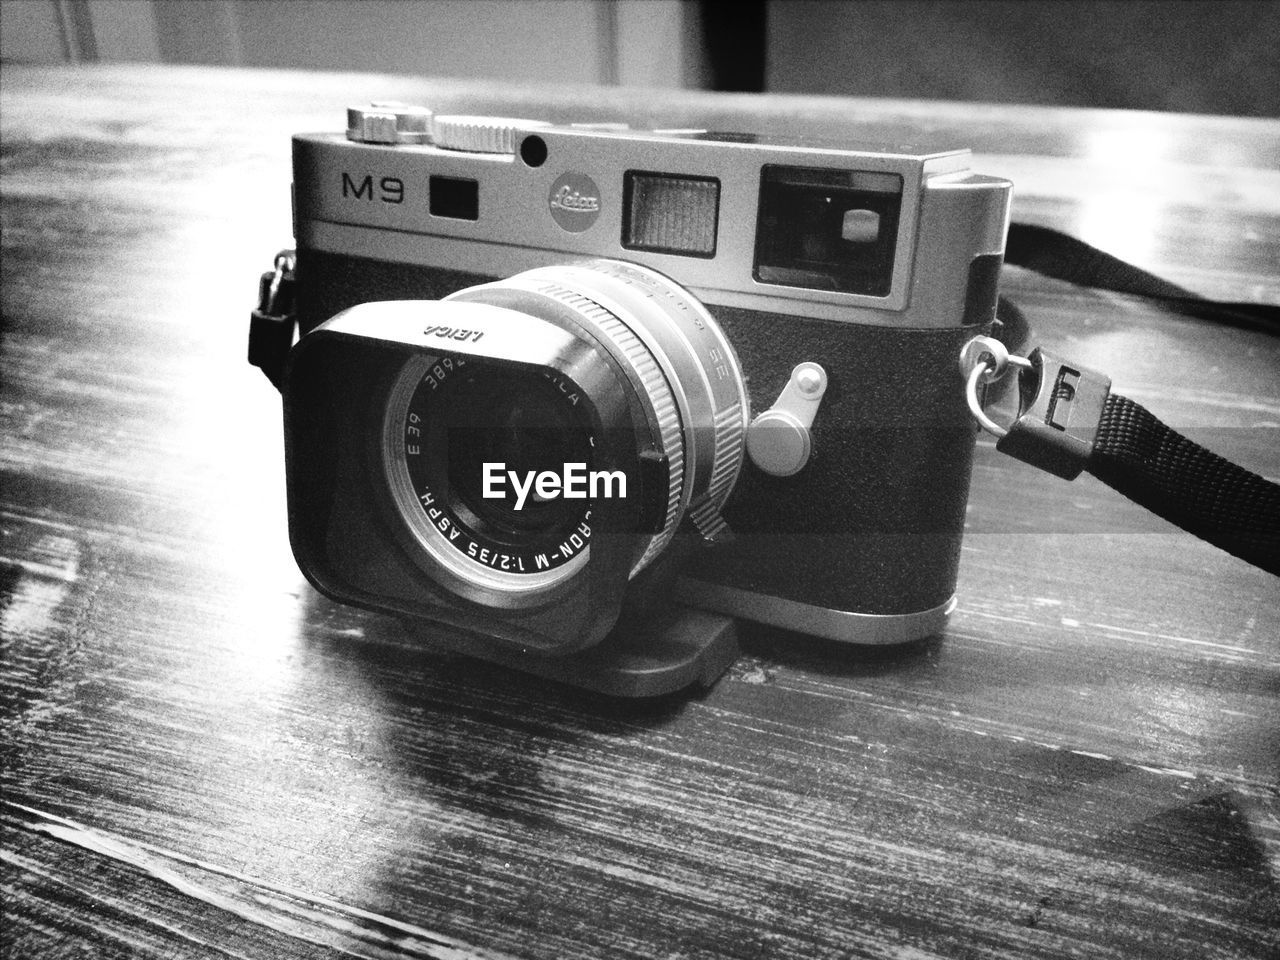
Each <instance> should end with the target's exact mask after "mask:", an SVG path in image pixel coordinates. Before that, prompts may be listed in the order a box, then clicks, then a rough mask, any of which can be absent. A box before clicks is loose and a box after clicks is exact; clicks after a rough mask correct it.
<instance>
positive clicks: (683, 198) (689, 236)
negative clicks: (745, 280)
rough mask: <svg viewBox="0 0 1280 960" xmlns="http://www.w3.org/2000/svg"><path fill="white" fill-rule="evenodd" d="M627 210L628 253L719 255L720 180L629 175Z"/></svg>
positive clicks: (626, 179) (625, 242) (625, 237)
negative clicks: (717, 224) (630, 251)
mask: <svg viewBox="0 0 1280 960" xmlns="http://www.w3.org/2000/svg"><path fill="white" fill-rule="evenodd" d="M622 204H623V207H622V210H623V213H622V245H623V246H624V247H626V248H627V249H628V250H649V251H652V252H654V253H674V254H679V255H680V256H684V257H714V256H715V255H716V223H717V221H718V220H719V214H720V181H719V180H716V179H713V178H711V177H686V176H681V175H679V174H674V173H645V172H642V171H639V170H628V171H627V173H626V176H625V177H624V178H623V190H622Z"/></svg>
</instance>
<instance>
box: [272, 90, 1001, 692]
mask: <svg viewBox="0 0 1280 960" xmlns="http://www.w3.org/2000/svg"><path fill="white" fill-rule="evenodd" d="M293 148H294V210H295V237H296V242H297V262H296V314H297V318H298V323H299V326H300V329H301V332H302V336H301V337H300V339H299V340H298V342H297V344H296V346H294V347H293V349H292V351H291V353H290V354H289V358H288V364H287V368H286V372H285V374H284V377H283V385H282V389H283V393H284V417H285V441H286V466H287V486H288V499H289V529H290V537H291V540H292V545H293V549H294V553H295V555H296V557H297V559H298V562H299V565H300V566H301V568H302V570H303V571H304V572H305V574H306V575H307V577H308V578H309V579H310V580H311V582H312V583H313V584H314V585H315V586H316V587H317V588H318V589H319V590H320V591H322V592H323V593H325V594H327V595H329V596H331V597H334V598H336V599H338V600H340V601H343V602H347V603H353V604H358V605H361V606H365V607H369V608H372V609H376V610H383V611H391V612H394V613H397V614H401V615H407V616H409V617H412V618H414V620H415V621H417V623H418V626H419V628H420V629H421V631H422V633H423V635H424V636H425V637H429V638H432V639H433V640H434V642H437V643H442V644H444V645H446V646H448V647H450V648H453V649H456V650H460V651H463V652H466V653H469V654H473V655H476V656H479V657H483V658H487V659H490V660H495V661H498V662H501V663H505V664H509V665H514V666H517V667H519V668H521V669H524V670H527V671H531V672H533V673H537V674H541V675H544V676H549V677H555V678H558V679H562V680H566V681H568V682H570V683H574V684H578V685H580V686H584V687H590V688H594V689H598V690H604V691H607V692H610V693H615V694H622V695H633V696H648V695H656V694H661V693H665V692H668V691H671V690H675V689H679V688H682V687H684V686H687V685H689V684H694V683H703V684H708V683H710V682H712V681H713V680H714V679H715V678H716V677H717V676H719V674H720V673H721V672H723V670H724V669H725V668H726V667H727V665H728V664H729V663H730V662H731V661H732V659H733V657H734V656H735V655H736V651H737V647H736V637H735V633H734V620H733V619H732V618H744V619H748V620H751V621H757V622H761V623H765V624H772V625H775V626H778V627H783V628H786V629H788V630H793V631H800V632H803V633H806V634H812V635H816V636H820V637H826V638H831V639H834V640H839V641H847V642H850V643H862V644H883V643H899V642H905V641H911V640H916V639H920V638H923V637H927V636H930V635H934V634H937V633H938V632H939V631H940V630H941V629H942V627H943V625H944V623H945V621H946V618H947V616H948V614H949V613H950V612H951V609H952V608H953V606H954V590H955V583H956V572H957V565H958V562H959V556H960V541H961V533H962V529H963V525H964V515H965V504H966V500H967V495H968V486H969V474H970V466H971V461H972V454H973V447H974V438H975V427H974V424H973V422H972V420H971V419H970V416H969V414H968V412H967V409H966V404H965V399H964V384H963V383H962V381H961V379H960V377H959V375H958V373H957V357H958V355H959V353H960V350H961V348H962V346H963V345H964V344H965V343H966V342H967V341H968V340H969V339H970V338H972V337H973V336H974V335H975V333H978V332H983V331H984V330H986V329H988V328H989V326H990V324H991V323H992V322H993V320H994V317H995V308H996V299H997V279H998V273H999V269H1000V264H1001V260H1002V254H1003V250H1004V239H1005V233H1006V229H1007V225H1008V209H1009V200H1010V191H1011V187H1010V184H1009V183H1008V182H1007V181H1005V180H1002V179H998V178H993V177H987V176H980V175H976V174H974V173H972V172H971V171H970V170H969V159H970V158H969V153H968V151H967V150H956V149H946V150H934V149H927V148H917V147H911V146H902V145H891V146H873V145H865V144H857V143H847V142H845V143H837V142H820V141H812V142H811V141H798V140H778V139H770V138H768V137H764V136H757V135H750V134H742V133H730V134H722V133H714V132H707V131H702V130H632V129H628V128H627V127H625V126H622V125H620V124H603V125H602V124H592V125H581V126H575V125H559V126H557V125H551V124H546V123H540V122H535V121H530V120H510V119H503V118H498V117H470V116H432V115H431V113H430V111H428V110H426V109H425V108H422V107H413V106H406V105H403V104H373V105H369V106H366V107H358V108H352V109H351V110H350V111H348V129H347V131H346V133H345V135H344V134H342V133H334V134H309V135H300V136H296V137H295V138H294V141H293Z"/></svg>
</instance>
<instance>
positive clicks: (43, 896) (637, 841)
mask: <svg viewBox="0 0 1280 960" xmlns="http://www.w3.org/2000/svg"><path fill="white" fill-rule="evenodd" d="M379 96H383V97H387V96H390V97H396V98H402V99H409V100H416V101H423V102H428V103H432V104H435V105H437V106H438V107H442V108H447V109H452V110H458V109H460V108H462V107H464V106H470V107H471V108H472V109H475V110H477V111H489V112H501V113H506V114H513V113H514V114H516V115H520V114H522V113H528V112H531V111H534V110H537V111H539V113H540V114H541V115H543V116H548V117H550V118H551V119H556V120H567V119H570V118H574V119H600V118H607V117H629V118H631V119H632V120H633V121H635V122H638V123H644V122H646V121H653V122H658V121H661V122H665V123H669V124H670V123H684V122H706V123H709V124H710V125H713V126H716V127H720V128H726V127H728V128H732V127H735V126H742V125H743V124H744V123H745V121H744V120H743V119H742V118H743V117H744V116H746V115H747V114H748V112H749V111H752V110H757V111H759V112H760V114H761V115H763V116H765V117H767V120H765V121H759V120H757V121H756V122H754V123H753V124H752V125H753V126H760V125H761V123H762V122H763V123H766V124H767V125H768V126H770V127H771V128H772V129H774V130H776V131H779V132H786V133H795V132H805V131H808V132H814V131H825V132H827V133H828V134H829V135H830V134H832V133H834V134H836V135H839V134H842V133H854V132H856V133H858V134H859V135H861V136H862V137H864V138H865V137H871V138H886V139H887V138H902V137H908V136H912V135H913V134H915V133H918V132H920V131H928V132H932V133H936V132H940V131H948V130H949V131H954V132H955V134H956V136H957V138H958V139H959V140H960V141H961V142H967V143H968V144H970V145H972V146H973V148H974V149H975V153H976V154H977V156H976V161H977V162H976V166H977V168H978V169H980V170H982V171H984V172H990V173H999V174H1003V175H1006V176H1008V177H1010V178H1011V179H1012V180H1014V182H1015V183H1016V185H1017V199H1016V203H1015V211H1014V213H1015V218H1017V219H1020V220H1024V221H1032V222H1039V223H1045V224H1050V225H1054V226H1058V227H1060V228H1062V229H1065V230H1067V231H1069V232H1072V233H1075V234H1077V235H1080V236H1083V237H1084V238H1085V239H1087V240H1090V241H1092V242H1094V243H1097V244H1099V245H1101V246H1104V247H1106V248H1107V249H1109V250H1110V251H1112V252H1114V253H1116V254H1118V255H1120V256H1124V257H1128V258H1130V259H1132V260H1134V261H1136V262H1138V263H1139V264H1140V265H1142V266H1145V267H1147V268H1149V269H1153V270H1155V271H1156V272H1159V273H1161V274H1163V275H1165V276H1167V277H1169V278H1170V279H1173V280H1175V281H1178V282H1181V283H1183V284H1185V285H1187V286H1190V287H1192V288H1194V289H1196V290H1199V291H1201V292H1203V293H1206V294H1208V295H1211V296H1217V297H1227V298H1233V299H1240V300H1246V299H1247V300H1259V301H1267V302H1271V303H1276V302H1280V271H1277V264H1280V173H1277V169H1278V168H1280V123H1277V122H1273V121H1257V120H1233V119H1225V118H1213V117H1199V116H1175V115H1167V114H1124V113H1117V112H1104V111H1087V110H1075V109H1045V108H1033V107H998V106H983V105H971V104H944V103H908V102H901V101H871V100H862V101H841V100H833V99H822V98H782V97H779V98H770V99H765V100H756V99H753V98H749V97H746V96H741V97H713V96H712V95H700V94H688V95H681V96H680V97H679V98H678V99H676V100H674V101H671V100H666V99H664V98H663V97H662V96H658V95H655V94H653V93H644V92H635V91H617V90H568V91H565V90H542V91H536V90H535V91H528V92H524V93H516V94H512V93H510V92H509V91H506V90H503V89H501V88H498V87H495V86H482V85H463V84H461V83H455V82H448V81H419V80H412V79H407V78H390V77H373V76H364V75H361V76H339V75H312V74H298V73H271V72H265V71H215V70H211V69H199V68H192V69H178V68H142V67H118V68H102V69H96V68H95V69H83V68H81V69H60V68H52V69H43V68H42V69H35V68H29V69H20V68H16V67H8V66H6V67H5V70H4V83H3V94H2V99H0V118H2V120H3V154H2V157H3V168H2V170H3V180H2V185H3V217H4V219H3V254H4V259H3V316H4V340H3V347H2V348H0V351H2V352H0V357H2V366H0V375H2V376H3V386H2V387H0V411H2V413H0V416H2V417H3V434H2V435H0V469H2V470H3V492H2V493H0V511H2V515H3V516H2V520H0V526H2V529H3V537H4V540H3V547H2V548H0V563H2V566H0V571H2V572H3V586H2V589H0V618H2V619H0V623H2V625H3V649H2V650H0V655H2V657H3V665H2V667H0V680H2V683H3V688H2V689H3V699H2V701H0V724H2V726H0V735H2V736H0V739H2V743H3V745H2V746H0V751H2V752H0V756H2V757H3V787H4V796H3V802H2V804H0V818H2V819H3V828H2V829H3V843H2V845H0V851H2V852H0V859H2V860H3V877H4V880H3V902H4V913H5V922H4V925H3V933H0V940H2V942H3V945H4V947H5V948H6V950H7V951H8V952H9V954H10V955H12V956H14V957H35V956H81V955H83V956H107V957H117V956H143V957H152V956H154V957H160V956H163V957H187V956H224V955H225V956H234V957H246V956H247V957H293V956H298V957H314V956H349V955H353V956H361V957H389V956H402V955H404V956H430V957H463V956H483V957H490V956H518V957H547V958H557V960H563V958H571V957H631V956H634V957H681V958H686V957H712V956H717V957H718V956H734V957H759V956H776V957H789V958H791V957H816V956H833V957H834V956H875V957H892V958H899V960H908V958H909V960H922V958H927V957H935V956H941V957H978V956H995V957H1009V958H1017V960H1024V958H1028V957H1060V956H1080V957H1116V958H1129V957H1138V956H1149V957H1161V958H1164V957H1196V958H1204V957H1242V956H1244V957H1247V956H1254V957H1263V956H1275V955H1276V954H1275V952H1274V951H1276V950H1277V949H1280V940H1278V939H1277V938H1278V937H1280V934H1278V933H1277V931H1278V930H1280V896H1278V891H1280V791H1278V784H1280V581H1277V579H1276V578H1275V577H1272V576H1269V575H1267V574H1264V573H1261V572H1259V571H1257V570H1255V569H1252V568H1250V567H1248V566H1246V565H1245V564H1244V563H1242V562H1239V561H1237V560H1234V559H1232V558H1231V557H1229V556H1226V555H1224V554H1222V553H1220V552H1218V551H1217V550H1215V549H1214V548H1212V547H1209V546H1207V545H1205V544H1203V543H1201V542H1199V541H1197V540H1195V539H1193V538H1191V537H1189V536H1187V535H1184V534H1182V533H1180V532H1178V531H1177V530H1175V529H1174V528H1172V527H1170V526H1169V525H1167V524H1165V523H1164V522H1162V521H1159V520H1157V519H1154V518H1153V517H1151V516H1150V515H1148V514H1147V513H1145V512H1144V511H1143V510H1142V509H1140V508H1138V507H1136V506H1134V505H1132V504H1130V503H1128V502H1127V501H1125V500H1123V499H1122V498H1120V497H1119V496H1118V495H1116V494H1114V493H1112V492H1111V491H1110V490H1109V489H1107V488H1106V487H1104V486H1102V485H1101V484H1099V483H1098V482H1096V481H1093V480H1092V479H1091V478H1089V477H1087V476H1086V477H1083V478H1081V479H1079V480H1077V481H1075V482H1074V483H1070V484H1068V483H1065V482H1063V481H1059V480H1056V479H1054V478H1052V477H1049V476H1047V475H1044V474H1039V473H1037V472H1035V471H1033V470H1032V469H1031V468H1029V467H1024V466H1022V465H1021V464H1019V463H1016V462H1014V461H1012V460H1009V459H1007V458H1005V457H1004V456H1003V455H998V454H997V453H996V452H995V450H994V448H993V447H992V445H991V444H990V443H987V442H985V441H984V442H981V443H980V449H979V452H978V461H977V466H976V470H975V476H974V487H973V493H972V503H971V508H970V520H969V527H970V529H969V531H968V533H967V538H966V543H965V551H964V560H963V565H962V569H961V576H960V585H959V596H960V602H959V608H958V609H957V611H956V613H955V616H954V618H953V619H952V621H951V625H950V627H949V628H948V630H947V632H946V635H945V636H944V637H942V638H941V639H940V640H938V641H937V642H932V643H928V644H924V645H922V646H920V647H917V648H914V649H911V650H908V651H905V652H897V653H888V654H885V653H875V654H873V653H866V652H860V651H858V650H847V649H843V650H842V649H833V648H832V647H830V646H827V645H823V644H817V643H814V642H809V641H805V640H803V639H799V638H796V637H794V636H788V635H784V634H780V633H776V632H772V631H768V630H762V629H754V628H748V629H745V630H744V646H745V654H744V656H743V657H742V659H741V661H740V662H739V663H738V664H737V665H736V666H735V667H734V668H733V669H732V670H731V671H730V673H729V674H728V675H727V676H726V677H725V678H724V679H723V680H722V681H721V682H720V683H719V684H718V685H717V686H716V687H715V688H714V689H713V690H711V691H710V692H708V693H706V694H705V695H703V696H699V697H684V698H679V697H678V698H669V699H666V700H663V701H660V702H657V703H648V704H644V703H641V704H633V703H624V702H616V701H609V700H605V699H602V698H596V697H588V696H584V695H582V694H580V693H577V692H575V691H573V690H570V689H566V688H560V687H557V686H555V685H552V684H549V683H547V682H542V681H538V680H534V679H531V678H529V677H526V676H523V675H520V674H516V673H513V672H509V671H506V670H503V669H499V668H497V667H492V666H485V665H482V664H478V663H475V662H472V661H469V660H466V659H463V658H456V657H447V656H442V655H439V654H434V653H430V652H428V651H426V650H424V649H422V647H421V646H420V645H419V644H417V643H415V640H414V636H413V633H412V631H411V630H408V629H406V628H405V627H404V626H402V625H401V624H400V623H399V622H398V621H396V620H394V619H391V618H389V617H384V616H378V615H374V614H370V613H365V612H361V611H358V610H355V609H351V608H346V607H342V606H339V605H336V604H334V603H331V602H329V601H328V600H325V599H323V598H322V597H320V596H318V595H317V594H316V593H315V592H314V591H313V590H312V589H311V588H310V587H308V586H307V585H306V584H305V581H304V580H303V578H302V576H301V574H299V572H298V570H297V567H296V565H295V564H294V562H293V559H292V557H291V555H290V553H289V549H288V545H287V541H286V533H285V511H284V496H283V493H284V491H283V466H282V450H281V428H280V414H279V400H278V397H277V396H276V395H275V393H274V391H273V390H272V388H271V387H270V386H269V384H268V383H267V382H266V380H265V379H264V378H263V377H262V376H261V375H260V374H259V373H258V372H257V371H256V370H253V369H251V368H250V367H249V366H247V365H246V364H245V362H244V339H245V330H246V322H247V311H248V309H249V306H250V302H251V300H252V298H253V296H254V292H255V283H256V276H257V274H258V273H259V272H260V271H261V270H262V269H264V268H265V267H264V264H266V263H267V262H268V261H269V259H270V257H271V256H272V254H273V253H274V252H275V251H276V250H277V249H278V248H280V247H283V246H287V245H288V243H289V239H290V238H289V232H290V230H289V193H288V183H289V176H290V174H289V163H288V151H289V141H288V135H289V134H290V133H291V132H294V131H299V130H305V129H336V128H338V127H339V126H340V125H341V124H342V122H343V119H344V117H343V112H342V109H343V107H344V106H345V104H346V103H347V102H349V101H350V102H355V101H360V100H368V99H371V98H375V97H379ZM1007 273H1008V275H1007V276H1006V280H1005V283H1004V287H1005V290H1006V292H1007V293H1008V294H1009V295H1010V296H1012V297H1013V298H1014V299H1015V300H1017V301H1018V302H1019V303H1020V304H1021V305H1022V306H1023V307H1024V309H1026V310H1027V311H1028V312H1029V313H1030V315H1031V318H1032V322H1033V323H1034V325H1035V327H1036V341H1037V342H1040V343H1044V344H1046V345H1053V346H1057V347H1058V348H1059V349H1061V350H1062V351H1064V352H1066V353H1067V355H1068V356H1072V357H1075V358H1076V359H1078V360H1079V361H1081V362H1083V363H1086V364H1092V365H1094V366H1097V367H1100V368H1102V369H1104V370H1105V371H1107V372H1109V373H1110V374H1111V376H1112V377H1113V378H1114V380H1115V382H1116V389H1117V391H1118V392H1121V393H1123V394H1125V395H1127V396H1130V397H1132V398H1134V399H1136V400H1138V401H1139V402H1141V403H1143V404H1145V405H1147V406H1148V407H1149V408H1150V409H1152V410H1153V411H1154V412H1155V413H1156V414H1157V415H1159V416H1161V417H1162V418H1163V419H1164V420H1165V421H1166V422H1168V423H1169V424H1170V425H1172V426H1175V427H1177V428H1180V429H1182V430H1184V431H1185V432H1187V433H1188V434H1190V435H1191V436H1193V437H1195V438H1196V439H1199V440H1201V441H1202V442H1204V443H1206V444H1208V445H1210V446H1213V447H1214V448H1215V449H1217V450H1218V451H1219V452H1221V453H1223V454H1225V455H1226V456H1228V457H1231V458H1232V459H1235V460H1237V461H1239V462H1241V463H1244V464H1246V465H1248V466H1250V467H1251V468H1252V469H1254V470H1256V471H1258V472H1260V473H1263V474H1265V475H1269V476H1271V477H1276V476H1278V475H1280V443H1278V442H1277V439H1278V437H1280V432H1278V431H1277V424H1278V423H1280V376H1277V373H1280V342H1277V340H1276V339H1274V338H1268V337H1266V336H1264V335H1262V334H1255V333H1248V332H1243V331H1239V330H1234V329H1222V328H1214V327H1210V326H1207V325H1205V324H1203V323H1199V322H1196V321H1191V320H1185V319H1180V318H1177V317H1173V316H1168V315H1165V314H1163V313H1161V312H1160V311H1158V310H1156V309H1154V308H1152V307H1151V306H1149V305H1147V304H1144V303H1141V302H1138V301H1135V300H1132V299H1127V298H1123V297H1119V296H1112V295H1104V294H1099V293H1095V292H1088V291H1084V290H1080V289H1076V288H1073V287H1070V286H1068V285H1066V284H1063V283H1057V282H1052V281H1047V280H1044V279H1040V278H1038V277H1035V276H1033V275H1030V274H1026V273H1022V272H1019V271H1015V270H1010V271H1008V272H1007Z"/></svg>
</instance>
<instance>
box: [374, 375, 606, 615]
mask: <svg viewBox="0 0 1280 960" xmlns="http://www.w3.org/2000/svg"><path fill="white" fill-rule="evenodd" d="M581 403H582V401H581V400H580V398H579V397H578V395H577V393H576V390H575V388H574V387H573V385H572V384H571V383H570V382H569V381H567V380H565V379H564V378H562V377H558V376H557V375H556V374H555V373H554V371H545V372H544V371H539V370H530V369H519V368H513V367H510V366H506V365H499V364H489V363H484V362H481V361H476V360H474V359H469V358H463V357H453V356H427V355H420V356H417V357H414V358H413V359H411V360H410V361H408V362H407V363H406V364H405V366H404V369H403V370H402V371H401V373H400V374H399V376H398V377H397V378H396V380H395V383H394V384H393V386H392V388H391V392H390V395H389V398H388V403H387V407H386V415H385V422H384V429H383V439H382V452H383V462H384V467H385V470H386V474H387V480H388V484H389V487H390V491H391V498H392V501H393V503H394V505H395V508H396V513H397V514H398V519H399V520H400V521H401V522H402V523H403V524H404V531H405V532H407V533H408V535H409V536H408V537H407V538H402V539H407V540H408V542H409V543H410V544H411V548H412V552H413V553H414V559H415V560H416V561H417V562H419V563H420V564H423V565H426V566H428V567H429V568H431V569H432V570H433V571H434V572H437V573H441V572H443V573H446V574H448V575H449V578H450V580H451V581H452V586H453V587H454V588H455V589H459V591H460V592H462V593H463V594H464V595H472V596H473V599H482V600H483V602H486V603H494V602H495V598H496V597H501V598H502V600H503V602H504V603H505V604H506V605H510V606H518V605H520V604H521V602H522V601H526V602H532V600H534V599H542V598H543V597H544V596H545V591H546V590H547V589H548V588H550V587H553V586H554V585H555V584H557V583H559V582H561V581H563V580H566V579H568V578H569V577H571V576H573V574H574V573H576V572H577V571H578V570H579V569H580V568H581V567H582V566H583V565H584V564H585V563H586V561H587V556H588V553H589V550H590V540H591V512H592V501H591V500H590V499H589V498H586V497H580V496H563V495H559V494H558V492H557V495H554V496H549V497H545V496H539V495H538V492H537V490H536V489H535V487H534V486H533V485H532V478H534V477H537V476H538V475H540V474H544V473H548V472H550V473H555V474H561V473H563V472H565V469H566V465H567V464H582V465H583V470H584V471H590V470H591V468H592V465H593V451H594V446H595V437H594V436H593V434H592V430H591V428H590V425H589V421H588V419H587V417H586V415H585V411H584V410H582V409H581V406H580V404H581ZM499 464H500V465H502V466H501V467H498V466H497V465H499ZM486 467H488V477H487V478H486ZM511 474H514V475H515V476H514V477H512V476H511ZM486 479H487V480H488V484H487V486H486ZM522 491H523V495H522ZM487 493H488V494H492V493H499V494H501V495H500V496H492V495H488V496H487V495H486V494H487ZM535 594H536V595H537V596H536V597H535V596H534V595H535Z"/></svg>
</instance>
